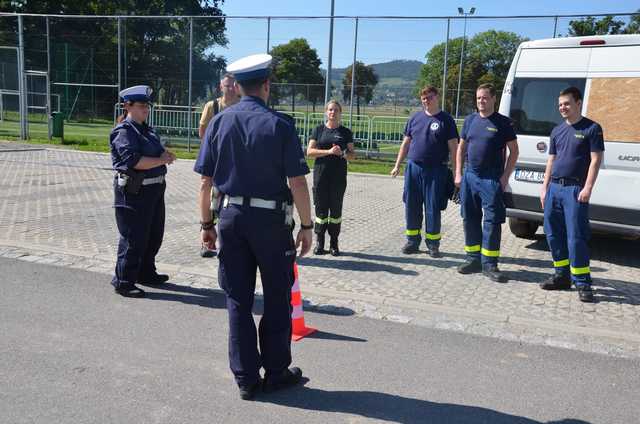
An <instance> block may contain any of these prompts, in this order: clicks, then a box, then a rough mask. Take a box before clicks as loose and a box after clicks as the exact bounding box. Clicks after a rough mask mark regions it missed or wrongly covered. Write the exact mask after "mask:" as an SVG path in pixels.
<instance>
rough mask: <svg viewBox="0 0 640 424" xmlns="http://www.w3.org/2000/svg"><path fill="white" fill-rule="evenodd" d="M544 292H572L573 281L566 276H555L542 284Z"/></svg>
mask: <svg viewBox="0 0 640 424" xmlns="http://www.w3.org/2000/svg"><path fill="white" fill-rule="evenodd" d="M540 288H541V289H542V290H570V289H571V280H570V279H569V277H568V276H566V275H560V274H553V275H552V276H551V277H549V278H547V279H546V280H544V281H543V282H542V283H540Z"/></svg>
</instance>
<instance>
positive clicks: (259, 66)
mask: <svg viewBox="0 0 640 424" xmlns="http://www.w3.org/2000/svg"><path fill="white" fill-rule="evenodd" d="M272 60H273V58H272V57H271V55H270V54H253V55H251V56H247V57H243V58H242V59H238V60H236V61H235V62H233V63H232V64H230V65H229V66H227V72H229V73H231V74H233V76H234V77H235V79H236V81H238V82H239V83H242V81H248V80H252V79H258V78H266V77H268V76H269V74H270V73H271V68H269V65H271V61H272Z"/></svg>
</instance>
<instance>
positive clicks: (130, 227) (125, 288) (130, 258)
mask: <svg viewBox="0 0 640 424" xmlns="http://www.w3.org/2000/svg"><path fill="white" fill-rule="evenodd" d="M150 96H151V89H150V88H149V87H148V86H146V85H138V86H135V87H130V88H127V89H124V90H122V91H121V92H120V97H121V98H122V100H123V102H124V109H125V114H124V115H123V116H121V117H120V119H119V121H120V123H119V124H118V125H116V127H115V128H114V129H113V130H112V131H111V135H110V142H109V143H110V148H111V160H112V162H113V169H114V170H115V171H116V176H115V180H114V206H115V213H116V223H117V226H118V232H119V233H120V242H119V243H118V259H117V262H116V269H115V275H114V277H113V279H112V281H111V284H113V286H114V287H115V291H116V293H119V294H121V295H122V296H126V297H143V296H144V295H145V293H144V291H143V290H142V289H140V288H139V287H137V286H136V285H135V283H142V284H162V283H164V282H166V281H167V280H168V279H169V277H168V276H167V275H165V274H158V273H157V272H156V266H155V257H156V255H157V253H158V251H159V250H160V245H161V244H162V237H163V235H164V221H165V207H164V192H165V188H166V184H165V174H166V173H167V166H166V165H168V164H171V163H173V161H174V160H175V159H176V156H175V155H174V154H173V153H172V152H170V151H168V150H166V149H165V148H164V147H163V145H162V143H161V142H160V138H159V137H158V136H157V135H156V133H155V132H154V131H153V128H151V127H150V126H149V125H147V123H146V121H147V118H148V117H149V110H150V103H151V97H150Z"/></svg>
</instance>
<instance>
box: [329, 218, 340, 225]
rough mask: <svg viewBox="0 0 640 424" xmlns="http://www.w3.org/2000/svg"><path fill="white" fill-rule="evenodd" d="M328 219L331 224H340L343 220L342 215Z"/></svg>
mask: <svg viewBox="0 0 640 424" xmlns="http://www.w3.org/2000/svg"><path fill="white" fill-rule="evenodd" d="M327 221H328V222H329V224H340V223H341V222H342V217H340V218H331V217H329V218H327Z"/></svg>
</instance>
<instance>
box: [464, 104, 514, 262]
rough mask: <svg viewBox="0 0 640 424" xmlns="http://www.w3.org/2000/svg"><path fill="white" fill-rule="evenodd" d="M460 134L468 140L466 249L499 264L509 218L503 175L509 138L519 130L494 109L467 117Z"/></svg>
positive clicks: (475, 257) (473, 257)
mask: <svg viewBox="0 0 640 424" xmlns="http://www.w3.org/2000/svg"><path fill="white" fill-rule="evenodd" d="M460 137H461V138H462V139H463V140H465V142H466V143H467V151H466V165H465V171H464V175H463V178H462V184H461V186H460V212H461V215H462V219H463V224H464V235H465V246H464V250H465V252H466V254H467V257H468V258H469V260H471V261H479V260H480V261H481V263H482V265H483V267H485V266H486V265H495V264H497V263H498V258H499V257H500V238H501V234H502V233H501V231H502V224H503V223H504V222H505V218H506V209H505V205H504V200H503V192H502V187H501V186H500V177H501V176H502V174H503V172H504V167H505V155H506V145H507V142H509V141H512V140H515V139H516V134H515V131H514V130H513V127H512V123H511V120H510V119H509V118H507V117H506V116H504V115H501V114H499V113H497V112H494V113H493V114H492V115H490V116H488V117H486V118H483V117H482V116H481V115H480V114H479V113H477V112H476V113H473V114H472V115H469V116H468V117H467V118H466V119H465V121H464V125H463V127H462V133H461V134H460ZM483 212H484V221H483V222H482V224H481V221H482V220H483Z"/></svg>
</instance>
